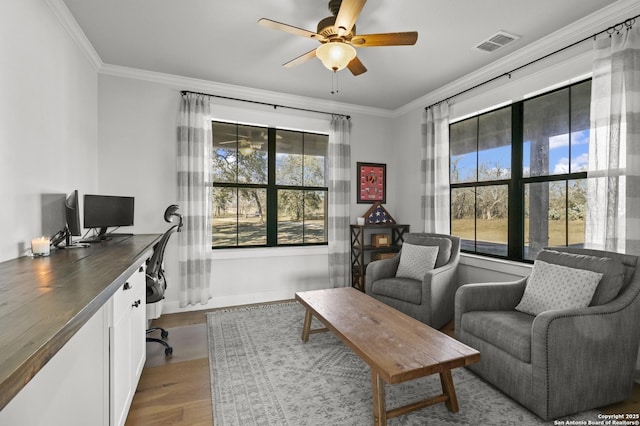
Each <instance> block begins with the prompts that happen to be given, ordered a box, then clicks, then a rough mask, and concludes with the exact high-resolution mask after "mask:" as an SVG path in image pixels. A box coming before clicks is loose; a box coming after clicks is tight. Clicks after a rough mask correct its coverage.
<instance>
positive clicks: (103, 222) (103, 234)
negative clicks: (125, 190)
mask: <svg viewBox="0 0 640 426" xmlns="http://www.w3.org/2000/svg"><path fill="white" fill-rule="evenodd" d="M133 209H134V198H133V197H121V196H114V195H91V194H85V196H84V227H85V228H94V229H98V230H99V231H98V235H96V236H95V237H92V238H91V239H90V240H91V241H101V240H105V239H109V236H108V235H107V230H108V228H111V227H120V226H133ZM83 241H87V240H83Z"/></svg>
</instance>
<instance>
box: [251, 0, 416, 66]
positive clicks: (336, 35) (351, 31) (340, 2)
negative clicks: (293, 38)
mask: <svg viewBox="0 0 640 426" xmlns="http://www.w3.org/2000/svg"><path fill="white" fill-rule="evenodd" d="M365 3H366V0H330V1H329V11H330V12H331V13H332V15H333V16H329V17H327V18H324V19H322V20H321V21H320V22H318V30H317V32H315V33H314V32H312V31H308V30H305V29H302V28H298V27H294V26H291V25H287V24H283V23H280V22H276V21H273V20H271V19H266V18H262V19H260V20H258V24H260V25H262V26H263V27H266V28H272V29H274V30H280V31H284V32H287V33H290V34H293V35H297V36H302V37H309V38H312V39H315V40H318V41H319V42H320V43H321V44H320V46H319V47H318V48H316V49H313V50H311V51H309V52H307V53H305V54H303V55H300V56H298V57H297V58H295V59H292V60H291V61H289V62H286V63H285V64H283V66H284V67H293V66H296V65H300V64H301V63H303V62H306V61H308V60H309V59H312V58H314V57H318V58H319V59H320V60H321V61H322V64H323V65H324V66H325V67H327V68H328V69H330V70H332V71H334V72H336V71H340V70H341V69H344V68H345V67H346V68H349V71H351V73H352V74H353V75H360V74H362V73H364V72H366V71H367V68H366V67H365V66H364V64H363V63H362V62H361V61H360V59H358V57H357V56H356V50H355V49H354V46H355V47H358V48H360V47H374V46H402V45H413V44H415V43H416V41H417V40H418V33H417V32H416V31H409V32H402V33H381V34H359V35H357V34H356V26H355V23H356V20H357V19H358V15H360V11H361V10H362V8H363V7H364V4H365Z"/></svg>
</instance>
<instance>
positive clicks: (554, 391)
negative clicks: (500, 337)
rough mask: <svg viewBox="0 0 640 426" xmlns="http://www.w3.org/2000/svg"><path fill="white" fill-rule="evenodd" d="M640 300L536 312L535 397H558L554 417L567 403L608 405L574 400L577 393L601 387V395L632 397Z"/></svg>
mask: <svg viewBox="0 0 640 426" xmlns="http://www.w3.org/2000/svg"><path fill="white" fill-rule="evenodd" d="M638 303H639V301H638V300H636V301H634V302H632V303H625V302H624V301H621V300H620V299H614V300H613V301H612V302H610V303H607V304H605V305H599V306H591V307H587V308H579V309H566V310H555V311H547V312H543V313H541V314H540V315H538V316H536V318H535V319H534V321H533V325H532V339H531V364H532V366H533V374H532V377H533V380H534V385H533V389H534V392H535V393H536V395H535V396H534V397H535V398H538V397H544V398H545V399H546V398H548V396H549V395H553V396H554V397H553V398H552V399H551V400H549V404H550V405H549V407H548V409H547V410H548V413H549V414H550V415H553V413H555V412H557V411H556V410H561V409H562V406H563V405H564V406H565V407H566V406H567V405H571V404H579V403H584V404H586V405H585V406H597V405H603V404H606V403H608V402H606V401H603V400H594V401H586V402H576V401H575V395H584V397H588V396H589V395H592V394H594V393H593V389H592V388H593V387H594V386H596V385H597V387H598V392H597V394H599V395H610V396H611V398H613V400H621V399H625V397H628V395H629V393H630V392H631V387H632V382H633V372H634V370H635V366H636V359H637V356H638V344H639V343H640V333H638V321H639V320H640V318H639V315H638V311H639V309H638ZM625 395H626V396H625ZM594 404H595V405H594ZM576 409H580V406H578V407H577V408H576Z"/></svg>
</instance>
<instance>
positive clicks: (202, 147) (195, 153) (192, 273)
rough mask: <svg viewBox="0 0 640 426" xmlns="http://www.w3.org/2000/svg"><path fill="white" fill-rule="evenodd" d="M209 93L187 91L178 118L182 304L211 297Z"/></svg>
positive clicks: (179, 239) (207, 299)
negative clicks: (182, 223)
mask: <svg viewBox="0 0 640 426" xmlns="http://www.w3.org/2000/svg"><path fill="white" fill-rule="evenodd" d="M209 111H210V108H209V97H208V96H204V95H198V94H195V93H183V94H182V101H181V103H180V115H179V122H178V154H177V156H178V164H177V169H178V170H177V171H178V203H179V205H180V209H181V211H182V215H183V218H184V226H183V228H182V232H180V233H178V244H179V249H178V250H179V257H178V259H179V273H180V307H185V306H188V305H195V304H198V303H200V304H203V305H205V304H207V302H208V301H209V299H211V263H212V258H211V149H212V148H211V118H210V112H209Z"/></svg>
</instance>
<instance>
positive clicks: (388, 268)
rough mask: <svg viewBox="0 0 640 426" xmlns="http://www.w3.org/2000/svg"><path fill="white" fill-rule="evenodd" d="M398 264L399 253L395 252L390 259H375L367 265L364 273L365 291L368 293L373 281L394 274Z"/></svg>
mask: <svg viewBox="0 0 640 426" xmlns="http://www.w3.org/2000/svg"><path fill="white" fill-rule="evenodd" d="M399 264H400V254H396V255H395V256H394V257H392V258H391V259H381V260H375V261H373V262H371V263H369V264H368V265H367V271H366V275H365V293H369V288H370V287H371V284H372V283H373V282H374V281H377V280H380V279H383V278H391V277H395V276H396V271H397V270H398V265H399Z"/></svg>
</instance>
